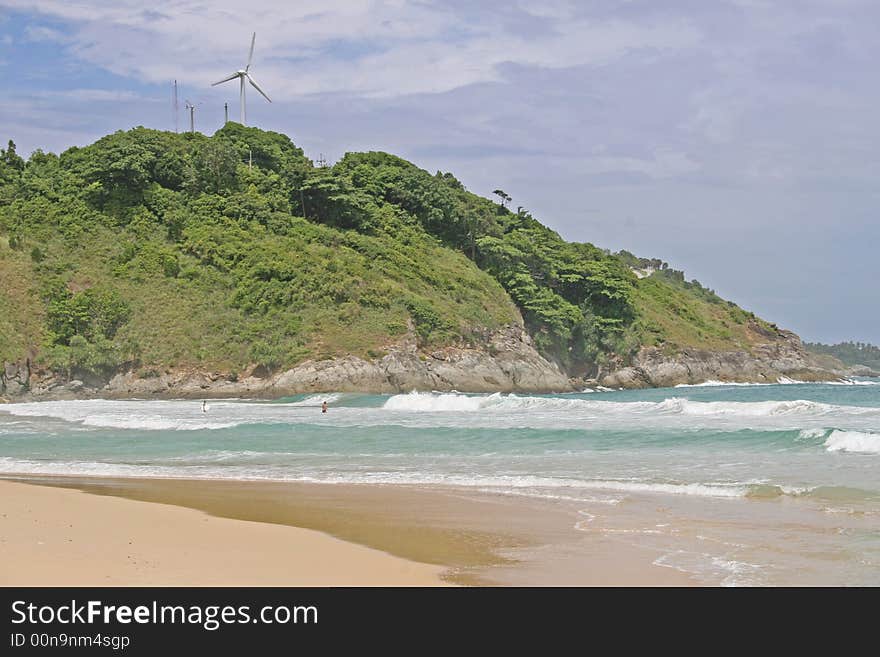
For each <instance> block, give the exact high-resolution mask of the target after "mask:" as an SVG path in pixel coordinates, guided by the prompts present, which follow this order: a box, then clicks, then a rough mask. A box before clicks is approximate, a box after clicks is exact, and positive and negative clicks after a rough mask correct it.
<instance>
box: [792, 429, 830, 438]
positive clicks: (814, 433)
mask: <svg viewBox="0 0 880 657" xmlns="http://www.w3.org/2000/svg"><path fill="white" fill-rule="evenodd" d="M826 433H828V430H827V429H822V428H820V427H814V428H812V429H802V430H801V432H800V433H798V437H797V439H798V440H815V439H816V438H824V437H825V434H826Z"/></svg>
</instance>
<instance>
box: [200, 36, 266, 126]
mask: <svg viewBox="0 0 880 657" xmlns="http://www.w3.org/2000/svg"><path fill="white" fill-rule="evenodd" d="M256 39H257V33H256V32H254V35H253V36H252V37H251V51H250V53H249V54H248V61H247V66H245V67H244V68H243V69H239V70H237V71H236V72H235V73H233V74H232V75H230V76H228V77H225V78H223V79H222V80H218V81H217V82H215V83H214V84H212V85H211V86H212V87H216V86H217V85H218V84H223V83H224V82H229V81H230V80H234V79H235V78H238V80H239V83H240V85H241V124H242V125H247V112H246V110H245V102H244V96H245V94H244V89H245V84H244V81H245V79H247V81H248V82H250V83H251V86H252V87H253V88H254V89H256V90H257V91H259V92H260V95H262V96H263V98H265V99H266V100H268V101H269V102H270V103H271V102H272V99H271V98H269V96H267V95H266V92H265V91H263V90H262V89H260V86H259V85H258V84H257V83H256V82H255V81H254V79H253V78H252V77H251V74H250V73H248V70H249V69H250V67H251V60H252V59H253V58H254V41H256Z"/></svg>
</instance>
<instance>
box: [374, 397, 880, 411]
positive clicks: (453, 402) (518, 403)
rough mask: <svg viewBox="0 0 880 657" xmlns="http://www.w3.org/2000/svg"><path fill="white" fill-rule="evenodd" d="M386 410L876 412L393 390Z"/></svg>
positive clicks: (817, 405) (808, 404) (808, 405)
mask: <svg viewBox="0 0 880 657" xmlns="http://www.w3.org/2000/svg"><path fill="white" fill-rule="evenodd" d="M383 408H384V409H385V410H391V411H409V412H474V411H480V412H516V411H541V410H544V411H565V410H584V411H589V412H592V413H596V414H601V415H605V414H623V413H627V414H629V413H639V414H645V413H660V414H664V415H669V414H679V415H688V416H742V417H767V416H776V415H827V414H852V415H865V414H872V413H873V414H880V409H878V408H873V407H862V406H835V405H831V404H824V403H821V402H815V401H808V400H805V399H796V400H792V401H759V402H733V401H708V402H705V401H694V400H690V399H685V398H683V397H669V398H667V399H664V400H663V401H661V402H647V401H634V402H614V401H605V400H594V399H577V398H570V397H528V396H526V397H521V396H518V395H515V394H509V395H503V394H500V393H495V394H492V395H488V396H486V395H482V396H478V395H462V394H457V393H426V392H411V393H408V394H402V395H394V396H392V397H390V398H389V399H388V400H387V401H386V402H385V405H384V406H383Z"/></svg>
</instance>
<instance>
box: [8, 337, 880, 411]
mask: <svg viewBox="0 0 880 657" xmlns="http://www.w3.org/2000/svg"><path fill="white" fill-rule="evenodd" d="M761 335H763V337H764V338H766V342H759V343H758V344H756V345H754V346H753V347H752V348H751V350H750V351H747V350H740V351H705V350H697V349H683V350H680V351H679V352H678V353H675V354H669V353H667V352H664V351H663V350H662V349H660V348H656V347H643V348H642V349H641V350H640V351H639V352H638V354H637V355H636V357H635V358H634V360H633V362H632V364H631V365H628V366H623V365H620V366H618V367H614V368H612V369H611V370H609V371H605V372H601V371H600V373H599V375H598V376H597V377H596V378H595V379H569V378H568V377H567V376H566V374H565V373H564V372H563V371H562V370H561V369H560V368H559V367H558V366H557V365H556V364H554V363H552V362H550V361H548V360H547V359H545V358H543V357H542V356H541V355H540V354H539V353H538V352H537V351H536V350H535V348H534V346H533V345H532V341H531V338H530V337H529V335H528V334H527V333H526V332H525V330H524V329H523V328H522V326H518V325H512V326H507V327H505V328H504V329H502V330H500V331H497V332H495V333H491V334H488V335H486V336H484V338H483V339H482V340H480V344H479V345H477V346H475V345H471V346H455V347H447V348H444V349H439V350H435V351H429V352H426V351H423V350H419V349H418V348H417V345H416V340H415V338H414V337H413V336H412V335H410V336H409V337H408V338H407V339H406V340H404V341H403V342H402V343H400V344H397V345H394V346H393V347H391V348H389V349H388V352H387V354H386V355H385V356H383V357H382V358H378V359H374V360H366V359H363V358H359V357H357V356H344V357H339V358H332V359H327V360H309V361H305V362H303V363H301V364H299V365H297V366H296V367H294V368H292V369H289V370H286V371H283V372H278V373H269V372H267V371H265V370H264V369H263V368H254V369H253V370H251V371H250V372H248V373H246V374H244V375H242V376H238V377H231V376H230V375H228V374H224V373H220V372H204V371H196V370H174V369H172V370H168V371H165V372H156V371H152V370H148V371H129V372H123V373H119V374H117V375H115V376H114V377H113V378H112V379H110V381H109V382H108V381H100V382H99V381H96V380H92V379H88V378H87V379H84V380H76V379H75V380H71V381H68V380H66V379H62V378H60V377H58V376H57V375H54V374H52V373H48V372H43V373H34V372H33V371H32V367H31V364H30V362H29V361H28V362H25V363H20V364H15V365H7V366H6V367H5V369H4V370H3V371H2V377H0V383H2V388H0V400H2V399H3V398H5V399H7V400H22V399H74V398H82V397H108V398H113V397H116V398H131V397H159V398H162V397H165V398H169V397H175V398H211V397H263V398H275V397H282V396H285V395H292V394H297V393H308V392H331V391H332V392H371V393H397V392H409V391H411V390H445V391H448V390H458V391H461V392H499V391H500V392H523V393H542V392H565V391H571V390H578V389H582V388H584V387H587V386H598V385H601V386H605V387H608V388H648V387H671V386H676V385H679V384H697V383H704V382H706V381H729V382H758V383H775V382H777V381H778V380H779V379H780V377H788V378H790V379H795V380H800V381H823V380H825V381H827V380H834V379H839V378H841V377H844V376H853V375H859V374H861V371H859V372H856V371H854V370H852V369H851V368H846V367H845V366H844V365H843V364H842V363H839V361H833V362H832V361H829V360H827V359H825V360H821V361H819V360H816V359H815V358H814V357H813V356H812V354H810V353H808V352H807V351H805V349H804V347H803V345H802V343H801V341H800V338H798V337H797V336H796V335H795V334H794V333H790V332H788V331H777V332H774V333H772V334H769V333H763V334H761ZM868 375H870V374H868Z"/></svg>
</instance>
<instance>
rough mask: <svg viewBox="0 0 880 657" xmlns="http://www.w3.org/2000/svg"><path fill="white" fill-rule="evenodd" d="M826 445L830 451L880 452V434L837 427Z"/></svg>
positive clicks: (827, 439)
mask: <svg viewBox="0 0 880 657" xmlns="http://www.w3.org/2000/svg"><path fill="white" fill-rule="evenodd" d="M825 447H826V448H827V449H828V451H829V452H856V453H859V454H880V434H877V433H870V432H865V431H841V430H838V429H835V430H834V431H832V432H831V435H829V436H828V438H826V439H825Z"/></svg>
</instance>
